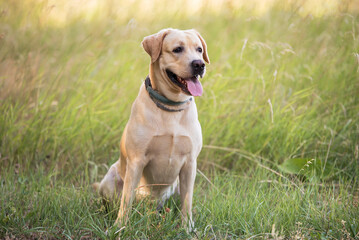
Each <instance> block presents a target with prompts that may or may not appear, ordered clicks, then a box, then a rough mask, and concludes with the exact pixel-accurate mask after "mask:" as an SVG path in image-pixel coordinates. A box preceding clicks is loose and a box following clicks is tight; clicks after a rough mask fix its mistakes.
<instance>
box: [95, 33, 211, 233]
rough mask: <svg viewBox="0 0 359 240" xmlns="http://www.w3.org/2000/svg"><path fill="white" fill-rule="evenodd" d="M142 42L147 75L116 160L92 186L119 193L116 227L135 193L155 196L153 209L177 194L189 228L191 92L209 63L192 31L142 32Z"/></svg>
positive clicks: (198, 140) (193, 143) (194, 123)
mask: <svg viewBox="0 0 359 240" xmlns="http://www.w3.org/2000/svg"><path fill="white" fill-rule="evenodd" d="M142 46H143V48H144V49H145V51H146V52H147V53H148V54H149V55H150V57H151V64H150V71H149V77H147V79H146V81H145V83H144V84H142V86H141V88H140V91H139V94H138V96H137V98H136V100H135V102H134V103H133V105H132V110H131V116H130V119H129V121H128V123H127V125H126V127H125V130H124V133H123V135H122V139H121V156H120V159H119V160H118V161H117V162H116V163H115V164H113V165H112V166H111V168H110V169H109V171H108V173H107V174H106V175H105V177H104V178H103V180H102V181H101V183H100V184H97V185H96V184H95V187H96V186H97V187H98V189H99V192H100V194H101V195H102V197H103V198H104V199H109V200H111V199H112V200H113V198H119V197H120V196H121V195H122V196H121V206H120V210H119V213H118V217H117V220H116V222H117V224H118V225H119V226H121V225H124V224H126V221H127V219H128V215H129V214H128V213H129V211H130V210H131V204H132V201H133V198H134V195H135V194H134V193H135V192H136V194H137V195H151V196H153V197H155V198H157V199H159V200H160V201H159V207H162V206H163V203H164V202H165V200H166V199H168V198H169V197H170V196H171V195H172V194H173V193H176V192H177V193H179V194H180V198H181V208H182V210H181V212H182V221H183V223H186V224H188V225H187V227H188V228H189V229H191V228H192V226H193V221H192V195H193V187H194V181H195V177H196V167H197V163H196V159H197V156H198V154H199V153H200V151H201V148H202V132H201V125H200V123H199V121H198V115H197V108H196V104H195V102H194V98H193V96H201V94H202V85H201V83H200V81H199V78H200V77H201V78H202V77H203V76H204V74H205V70H206V68H205V62H207V63H209V58H208V54H207V46H206V43H205V41H204V40H203V38H202V37H201V35H200V34H199V33H198V32H197V31H195V30H185V31H181V30H176V29H164V30H162V31H160V32H158V33H156V34H153V35H150V36H147V37H145V38H144V39H143V41H142Z"/></svg>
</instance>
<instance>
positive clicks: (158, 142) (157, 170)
mask: <svg viewBox="0 0 359 240" xmlns="http://www.w3.org/2000/svg"><path fill="white" fill-rule="evenodd" d="M191 153H192V140H191V138H190V137H189V136H184V135H180V136H174V135H171V134H166V135H158V136H153V137H152V139H151V141H150V142H149V144H148V146H147V148H146V153H145V156H146V158H147V159H148V165H147V166H146V168H145V169H144V175H145V177H146V178H147V180H148V181H150V182H158V183H169V184H170V183H172V182H173V181H174V180H175V179H176V178H177V176H178V174H179V171H180V170H181V167H182V166H183V164H184V162H185V160H186V159H187V158H188V156H189V155H190V154H191ZM155 180H156V181H155Z"/></svg>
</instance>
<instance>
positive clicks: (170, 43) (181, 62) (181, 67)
mask: <svg viewBox="0 0 359 240" xmlns="http://www.w3.org/2000/svg"><path fill="white" fill-rule="evenodd" d="M142 46H143V48H144V49H145V51H146V52H147V53H148V54H149V55H150V57H151V64H152V65H154V64H157V65H158V69H159V71H161V76H164V79H165V80H166V81H167V82H168V84H170V85H172V87H176V88H178V89H180V90H181V91H182V92H183V93H185V94H187V95H192V96H201V95H202V91H203V90H202V85H201V83H200V81H199V78H200V77H201V78H202V77H203V76H204V74H205V72H206V65H205V62H207V63H209V58H208V53H207V45H206V42H205V41H204V39H203V38H202V37H201V35H200V34H199V33H198V32H197V31H196V30H193V29H191V30H185V31H181V30H176V29H164V30H162V31H160V32H158V33H156V34H153V35H150V36H147V37H145V38H144V39H143V41H142Z"/></svg>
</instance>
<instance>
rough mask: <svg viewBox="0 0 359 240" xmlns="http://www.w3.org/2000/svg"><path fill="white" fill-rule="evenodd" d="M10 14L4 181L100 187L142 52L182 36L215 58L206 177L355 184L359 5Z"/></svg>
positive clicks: (216, 4) (61, 5) (62, 8)
mask: <svg viewBox="0 0 359 240" xmlns="http://www.w3.org/2000/svg"><path fill="white" fill-rule="evenodd" d="M0 10H1V15H0V20H1V21H0V34H1V35H0V36H1V38H0V61H1V62H0V99H1V102H0V109H1V113H2V114H1V116H0V137H1V138H0V141H1V142H0V154H1V157H0V158H1V159H2V168H3V169H4V168H5V169H6V168H7V167H10V166H14V164H18V166H22V168H21V169H23V171H26V169H33V168H45V169H54V168H55V169H57V170H58V171H59V174H60V175H63V176H68V175H69V176H72V177H74V178H75V179H77V180H76V181H80V179H83V178H84V177H85V175H83V174H80V175H78V174H76V173H78V172H81V170H80V169H84V168H85V169H87V170H86V171H89V172H91V174H89V175H86V176H90V179H88V180H89V181H94V180H96V179H98V178H99V177H100V176H102V175H103V174H104V172H105V171H106V167H108V166H109V165H110V164H111V163H113V162H114V161H116V160H117V158H118V156H119V141H120V136H121V133H122V131H123V128H124V126H125V123H126V122H127V119H128V116H129V114H130V108H131V104H132V102H133V100H134V99H135V97H136V95H137V92H138V89H139V86H140V84H141V83H142V81H143V79H144V78H145V77H146V75H147V73H148V64H149V57H148V56H147V55H146V53H145V52H144V51H143V49H142V47H141V45H140V43H141V41H142V39H143V37H145V36H147V35H150V34H153V33H155V32H157V31H159V30H160V29H162V28H167V27H172V28H179V29H188V28H195V29H197V30H198V31H199V32H200V33H201V34H202V36H203V37H204V38H205V39H206V41H207V44H208V51H209V56H210V59H211V64H210V65H209V66H208V70H207V75H206V77H205V78H204V79H203V86H204V91H205V94H204V96H203V97H201V98H198V99H197V105H198V109H199V116H200V121H201V123H202V127H203V134H204V145H205V146H204V149H203V151H202V153H201V155H200V157H199V160H198V162H199V166H200V168H201V169H203V170H211V169H217V170H220V171H229V169H231V170H233V171H236V172H238V173H241V172H243V171H246V169H248V168H251V167H253V166H257V165H256V164H257V163H258V162H260V163H266V164H269V166H271V167H274V168H277V167H278V165H280V164H282V163H283V162H285V161H286V160H288V159H291V158H303V159H318V161H320V162H321V164H322V165H323V164H324V162H325V165H326V163H327V162H328V163H329V162H330V163H331V164H332V165H333V166H336V167H337V168H338V169H341V170H340V171H339V170H338V171H339V172H336V171H335V170H333V169H331V171H333V172H332V175H330V176H335V175H336V174H339V173H342V172H343V171H344V172H346V173H347V174H349V175H351V176H353V175H354V174H357V173H358V121H357V120H358V118H359V117H358V98H357V96H358V59H359V55H358V46H359V44H358V37H359V36H358V32H359V31H358V22H357V14H358V11H359V2H358V1H350V0H346V1H345V0H344V1H343V0H340V1H339V0H316V1H304V0H303V1H284V0H267V1H264V0H255V1H244V0H243V1H230V0H227V1H224V0H223V1H217V0H216V1H214V0H213V1H204V0H203V1H201V0H191V1H163V0H154V1H146V0H130V1H113V0H106V1H104V0H101V1H99V0H88V1H85V0H77V1H52V0H49V1H41V0H32V1H15V0H9V1H1V2H0ZM349 166H350V167H349ZM322 167H324V166H322ZM74 181H75V180H74ZM76 181H75V182H76Z"/></svg>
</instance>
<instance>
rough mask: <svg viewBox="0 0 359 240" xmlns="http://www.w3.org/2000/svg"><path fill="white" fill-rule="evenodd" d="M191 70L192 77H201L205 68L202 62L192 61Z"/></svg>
mask: <svg viewBox="0 0 359 240" xmlns="http://www.w3.org/2000/svg"><path fill="white" fill-rule="evenodd" d="M191 65H192V70H193V75H198V74H199V75H202V74H203V71H204V68H205V66H206V65H205V64H204V62H203V61H202V60H193V61H192V64H191Z"/></svg>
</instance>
